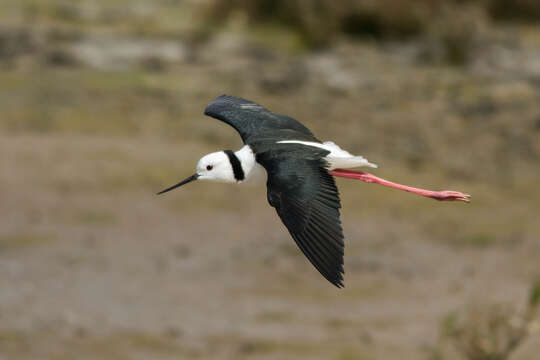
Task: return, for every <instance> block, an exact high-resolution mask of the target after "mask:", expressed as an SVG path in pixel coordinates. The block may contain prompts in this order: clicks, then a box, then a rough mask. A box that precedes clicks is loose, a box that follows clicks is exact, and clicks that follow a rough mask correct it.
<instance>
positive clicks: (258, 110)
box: [204, 95, 319, 144]
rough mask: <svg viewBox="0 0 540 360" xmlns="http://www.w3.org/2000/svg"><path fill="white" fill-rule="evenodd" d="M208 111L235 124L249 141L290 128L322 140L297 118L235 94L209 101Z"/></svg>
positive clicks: (243, 139) (209, 114) (224, 120)
mask: <svg viewBox="0 0 540 360" xmlns="http://www.w3.org/2000/svg"><path fill="white" fill-rule="evenodd" d="M204 114H205V115H208V116H211V117H213V118H216V119H218V120H221V121H223V122H225V123H227V124H229V125H231V126H232V127H233V128H235V129H236V131H238V133H239V134H240V136H241V137H242V141H244V143H245V144H248V143H249V142H250V141H253V140H254V139H255V138H257V137H260V136H261V135H262V134H263V133H267V134H268V133H271V132H272V131H276V130H289V131H292V132H294V133H297V134H298V136H301V137H303V138H304V139H306V140H308V139H309V141H317V142H319V140H317V139H316V138H315V137H314V136H313V134H312V133H311V131H310V130H309V129H308V128H307V127H305V126H304V125H302V124H301V123H300V122H298V121H296V120H295V119H293V118H291V117H289V116H287V115H281V114H276V113H273V112H271V111H270V110H267V109H265V108H264V107H262V106H261V105H259V104H256V103H254V102H252V101H249V100H245V99H242V98H238V97H235V96H229V95H221V96H220V97H218V98H217V99H216V100H214V101H212V102H211V103H210V104H208V106H207V107H206V109H205V110H204ZM298 136H296V137H295V139H297V138H298Z"/></svg>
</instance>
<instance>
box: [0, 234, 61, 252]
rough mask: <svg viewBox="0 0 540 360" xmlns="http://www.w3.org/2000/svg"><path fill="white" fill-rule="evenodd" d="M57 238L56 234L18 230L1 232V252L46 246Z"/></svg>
mask: <svg viewBox="0 0 540 360" xmlns="http://www.w3.org/2000/svg"><path fill="white" fill-rule="evenodd" d="M54 240H55V236H54V234H50V233H28V232H18V233H11V234H0V253H3V252H8V251H17V250H24V249H29V248H33V247H39V246H45V245H48V244H50V243H51V242H52V241H54Z"/></svg>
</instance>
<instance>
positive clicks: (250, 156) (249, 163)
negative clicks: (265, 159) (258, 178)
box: [234, 145, 257, 181]
mask: <svg viewBox="0 0 540 360" xmlns="http://www.w3.org/2000/svg"><path fill="white" fill-rule="evenodd" d="M234 154H235V155H236V157H238V160H240V164H241V165H242V170H244V177H245V179H244V181H245V180H247V179H249V177H250V175H251V174H252V170H253V168H254V167H255V165H256V164H257V162H256V161H255V154H254V153H253V151H252V150H251V148H250V147H249V146H248V145H245V146H244V147H242V148H241V149H240V150H238V151H236V152H235V153H234Z"/></svg>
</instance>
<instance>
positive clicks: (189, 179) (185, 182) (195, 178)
mask: <svg viewBox="0 0 540 360" xmlns="http://www.w3.org/2000/svg"><path fill="white" fill-rule="evenodd" d="M198 178H199V174H193V175H191V176H190V177H188V178H187V179H185V180H183V181H180V182H179V183H178V184H176V185H173V186H171V187H168V188H166V189H165V190H161V191H160V192H158V193H157V194H158V195H160V194H163V193H166V192H167V191H171V190H173V189H176V188H177V187H180V186H182V185H185V184H187V183H189V182H192V181H194V180H197V179H198Z"/></svg>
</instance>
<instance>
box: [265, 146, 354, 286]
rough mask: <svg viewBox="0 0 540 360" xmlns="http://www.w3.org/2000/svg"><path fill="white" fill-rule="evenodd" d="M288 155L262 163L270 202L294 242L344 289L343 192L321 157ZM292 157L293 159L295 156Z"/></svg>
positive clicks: (268, 158)
mask: <svg viewBox="0 0 540 360" xmlns="http://www.w3.org/2000/svg"><path fill="white" fill-rule="evenodd" d="M294 154H295V152H294V149H292V152H288V153H287V156H283V157H281V158H279V157H277V158H276V154H273V156H267V157H265V156H264V154H261V156H260V157H259V159H258V161H259V162H260V163H261V164H262V165H263V166H264V167H265V168H266V170H267V173H268V182H267V187H268V189H267V190H268V202H269V203H270V205H271V206H273V207H274V208H276V211H277V213H278V215H279V217H280V218H281V221H283V224H285V226H286V227H287V229H288V230H289V233H290V234H291V236H292V237H293V239H294V241H295V242H296V244H297V245H298V247H299V248H300V250H302V252H303V253H304V255H306V257H307V258H308V259H309V261H310V262H311V263H312V264H313V265H314V266H315V268H317V270H319V272H320V273H321V274H322V275H323V276H324V277H325V278H326V279H328V281H330V282H331V283H332V284H334V285H335V286H337V287H343V250H344V242H343V230H342V228H341V220H340V218H339V209H340V207H341V205H340V200H339V192H338V189H337V187H336V184H335V182H334V178H333V177H332V175H330V174H329V173H328V171H327V170H326V164H325V162H324V160H323V159H322V158H321V157H320V155H318V156H317V155H315V154H311V156H308V157H306V156H303V157H300V156H294ZM291 155H292V156H291Z"/></svg>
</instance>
